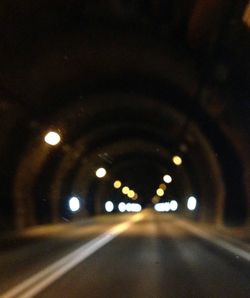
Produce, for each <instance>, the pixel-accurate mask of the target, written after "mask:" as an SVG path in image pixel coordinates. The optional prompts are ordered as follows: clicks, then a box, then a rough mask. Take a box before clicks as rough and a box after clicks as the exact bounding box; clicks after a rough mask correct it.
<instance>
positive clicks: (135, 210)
mask: <svg viewBox="0 0 250 298" xmlns="http://www.w3.org/2000/svg"><path fill="white" fill-rule="evenodd" d="M141 209H142V208H141V205H140V204H136V203H135V204H133V212H140V211H141Z"/></svg>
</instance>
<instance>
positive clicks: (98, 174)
mask: <svg viewBox="0 0 250 298" xmlns="http://www.w3.org/2000/svg"><path fill="white" fill-rule="evenodd" d="M95 174H96V177H98V178H103V177H104V176H106V174H107V171H106V170H105V169H104V168H99V169H98V170H96V172H95Z"/></svg>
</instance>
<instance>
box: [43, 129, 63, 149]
mask: <svg viewBox="0 0 250 298" xmlns="http://www.w3.org/2000/svg"><path fill="white" fill-rule="evenodd" d="M44 141H45V142H46V143H47V144H49V145H52V146H55V145H57V144H58V143H59V142H60V141H61V137H60V135H59V134H58V133H57V132H54V131H50V132H48V133H47V134H46V136H45V137H44Z"/></svg>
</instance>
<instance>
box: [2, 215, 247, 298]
mask: <svg viewBox="0 0 250 298" xmlns="http://www.w3.org/2000/svg"><path fill="white" fill-rule="evenodd" d="M188 226H189V224H188V223H185V221H183V220H180V219H179V218H178V217H175V216H171V215H167V214H157V213H154V212H153V211H149V210H146V211H144V212H143V213H141V214H137V215H123V216H122V215H111V216H106V217H104V216H103V217H99V218H97V219H93V220H90V221H89V222H83V223H78V224H74V225H66V226H65V225H63V226H62V225H58V226H52V227H43V228H40V229H34V230H30V231H29V232H27V233H26V234H25V237H24V236H23V237H22V238H19V239H12V240H10V241H9V242H7V243H5V245H2V247H1V250H0V273H1V275H0V297H2V298H11V297H23V298H24V297H44V298H51V297H61V298H68V297H70V298H74V297H88V298H92V297H93V298H98V297H107V298H110V297H119V298H122V297H130V298H133V297H140V298H141V297H145V298H147V297H150V298H151V297H152V298H161V297H209V298H210V297H237V298H239V297H250V262H249V260H247V258H248V256H250V254H249V253H247V252H246V253H245V255H244V252H243V254H242V256H241V255H240V254H237V248H236V250H235V251H236V253H234V251H232V250H231V251H230V249H228V247H229V248H230V247H231V246H230V245H229V246H227V245H226V246H225V248H223V245H224V244H223V245H221V244H220V243H219V245H217V244H216V241H213V240H212V241H210V240H211V239H212V236H209V239H210V240H209V239H205V238H206V237H203V236H202V235H203V234H202V232H201V236H199V233H198V234H197V233H195V232H194V231H195V230H194V231H192V229H191V230H190V229H188V228H187V227H188ZM196 228H197V225H195V228H194V229H196ZM198 228H199V227H198ZM223 243H224V242H223Z"/></svg>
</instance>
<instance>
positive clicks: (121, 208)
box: [118, 202, 127, 212]
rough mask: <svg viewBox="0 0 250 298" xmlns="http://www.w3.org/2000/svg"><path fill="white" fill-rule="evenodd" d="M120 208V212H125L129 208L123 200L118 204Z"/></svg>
mask: <svg viewBox="0 0 250 298" xmlns="http://www.w3.org/2000/svg"><path fill="white" fill-rule="evenodd" d="M118 209H119V211H120V212H125V211H126V209H127V208H126V204H125V203H123V202H121V203H119V205H118Z"/></svg>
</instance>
